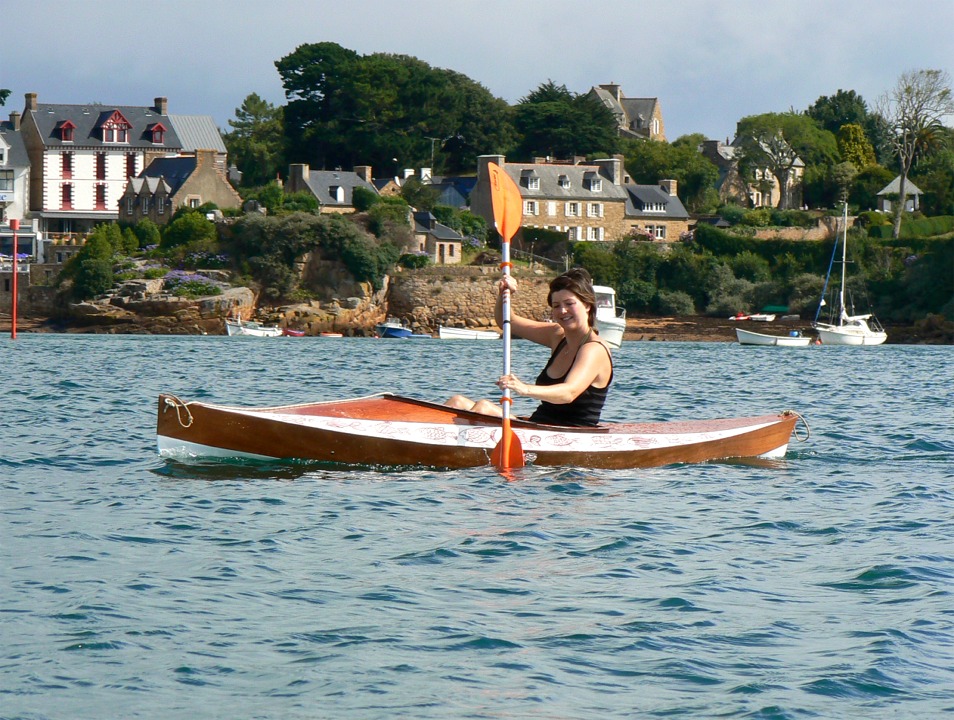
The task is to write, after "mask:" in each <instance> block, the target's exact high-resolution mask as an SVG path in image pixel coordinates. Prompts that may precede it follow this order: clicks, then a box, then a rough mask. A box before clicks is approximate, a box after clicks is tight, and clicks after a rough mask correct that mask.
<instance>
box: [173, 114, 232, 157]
mask: <svg viewBox="0 0 954 720" xmlns="http://www.w3.org/2000/svg"><path fill="white" fill-rule="evenodd" d="M169 122H170V123H172V128H173V129H174V130H175V132H176V135H177V136H178V138H179V142H181V143H182V149H183V151H185V152H195V151H196V150H215V151H216V152H220V153H225V152H227V150H226V148H225V141H224V140H222V133H221V132H219V128H218V126H217V125H216V124H215V120H214V119H213V117H212V116H211V115H172V114H170V115H169Z"/></svg>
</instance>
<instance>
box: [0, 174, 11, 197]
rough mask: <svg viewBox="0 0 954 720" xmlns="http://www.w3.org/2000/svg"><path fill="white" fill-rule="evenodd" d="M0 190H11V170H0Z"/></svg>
mask: <svg viewBox="0 0 954 720" xmlns="http://www.w3.org/2000/svg"><path fill="white" fill-rule="evenodd" d="M0 190H2V191H4V192H11V191H12V190H13V170H0Z"/></svg>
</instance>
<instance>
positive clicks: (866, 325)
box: [812, 202, 888, 345]
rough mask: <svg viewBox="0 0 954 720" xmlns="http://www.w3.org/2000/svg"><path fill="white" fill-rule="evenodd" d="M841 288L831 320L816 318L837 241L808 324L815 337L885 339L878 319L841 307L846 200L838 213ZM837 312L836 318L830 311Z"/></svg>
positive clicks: (860, 341) (848, 341)
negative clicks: (840, 223) (818, 298)
mask: <svg viewBox="0 0 954 720" xmlns="http://www.w3.org/2000/svg"><path fill="white" fill-rule="evenodd" d="M841 233H842V235H841V290H840V291H839V292H838V304H837V306H836V307H834V308H832V315H833V317H832V319H831V322H819V321H818V316H819V315H820V314H821V309H822V308H823V307H824V306H825V304H826V303H825V290H826V289H827V288H828V280H829V279H830V278H831V268H832V265H834V260H835V252H836V251H837V249H838V243H837V242H836V243H835V247H834V248H833V249H832V262H830V263H829V265H828V276H827V277H826V278H825V287H824V288H823V289H822V297H821V301H820V302H819V303H818V310H817V311H816V312H815V321H814V322H813V323H812V326H813V327H814V328H815V329H816V330H817V331H818V337H819V339H820V340H821V341H822V344H823V345H881V344H882V343H883V342H884V341H885V340H887V339H888V334H887V333H886V332H885V331H884V328H883V327H881V323H879V322H878V319H877V318H876V317H875V316H874V315H873V314H872V313H868V314H867V315H849V314H848V311H847V309H846V308H845V267H846V266H847V264H848V261H847V252H846V251H847V248H848V203H847V202H846V203H845V211H844V216H843V217H842V229H841ZM835 312H837V313H838V316H837V318H836V317H834V313H835Z"/></svg>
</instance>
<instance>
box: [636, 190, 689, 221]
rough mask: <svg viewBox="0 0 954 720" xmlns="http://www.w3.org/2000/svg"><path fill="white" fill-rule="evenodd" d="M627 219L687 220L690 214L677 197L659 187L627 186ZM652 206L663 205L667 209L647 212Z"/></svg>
mask: <svg viewBox="0 0 954 720" xmlns="http://www.w3.org/2000/svg"><path fill="white" fill-rule="evenodd" d="M624 187H625V188H626V192H627V198H626V217H635V216H643V217H647V218H648V217H658V218H661V219H666V220H686V219H688V218H689V213H688V212H687V211H686V207H685V205H683V204H682V201H681V200H680V199H679V198H678V196H676V195H670V194H669V193H668V192H666V191H665V190H663V189H662V188H661V187H659V186H658V185H625V186H624ZM651 205H662V206H663V207H664V208H665V209H664V210H663V211H662V212H660V211H659V210H645V208H646V207H648V206H651Z"/></svg>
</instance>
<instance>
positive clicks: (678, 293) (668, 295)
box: [659, 290, 696, 317]
mask: <svg viewBox="0 0 954 720" xmlns="http://www.w3.org/2000/svg"><path fill="white" fill-rule="evenodd" d="M659 312H661V313H662V314H663V315H676V316H679V317H684V316H686V315H695V314H696V307H695V305H693V302H692V298H691V297H690V296H689V294H688V293H685V292H683V291H682V290H673V291H669V290H660V291H659Z"/></svg>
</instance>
